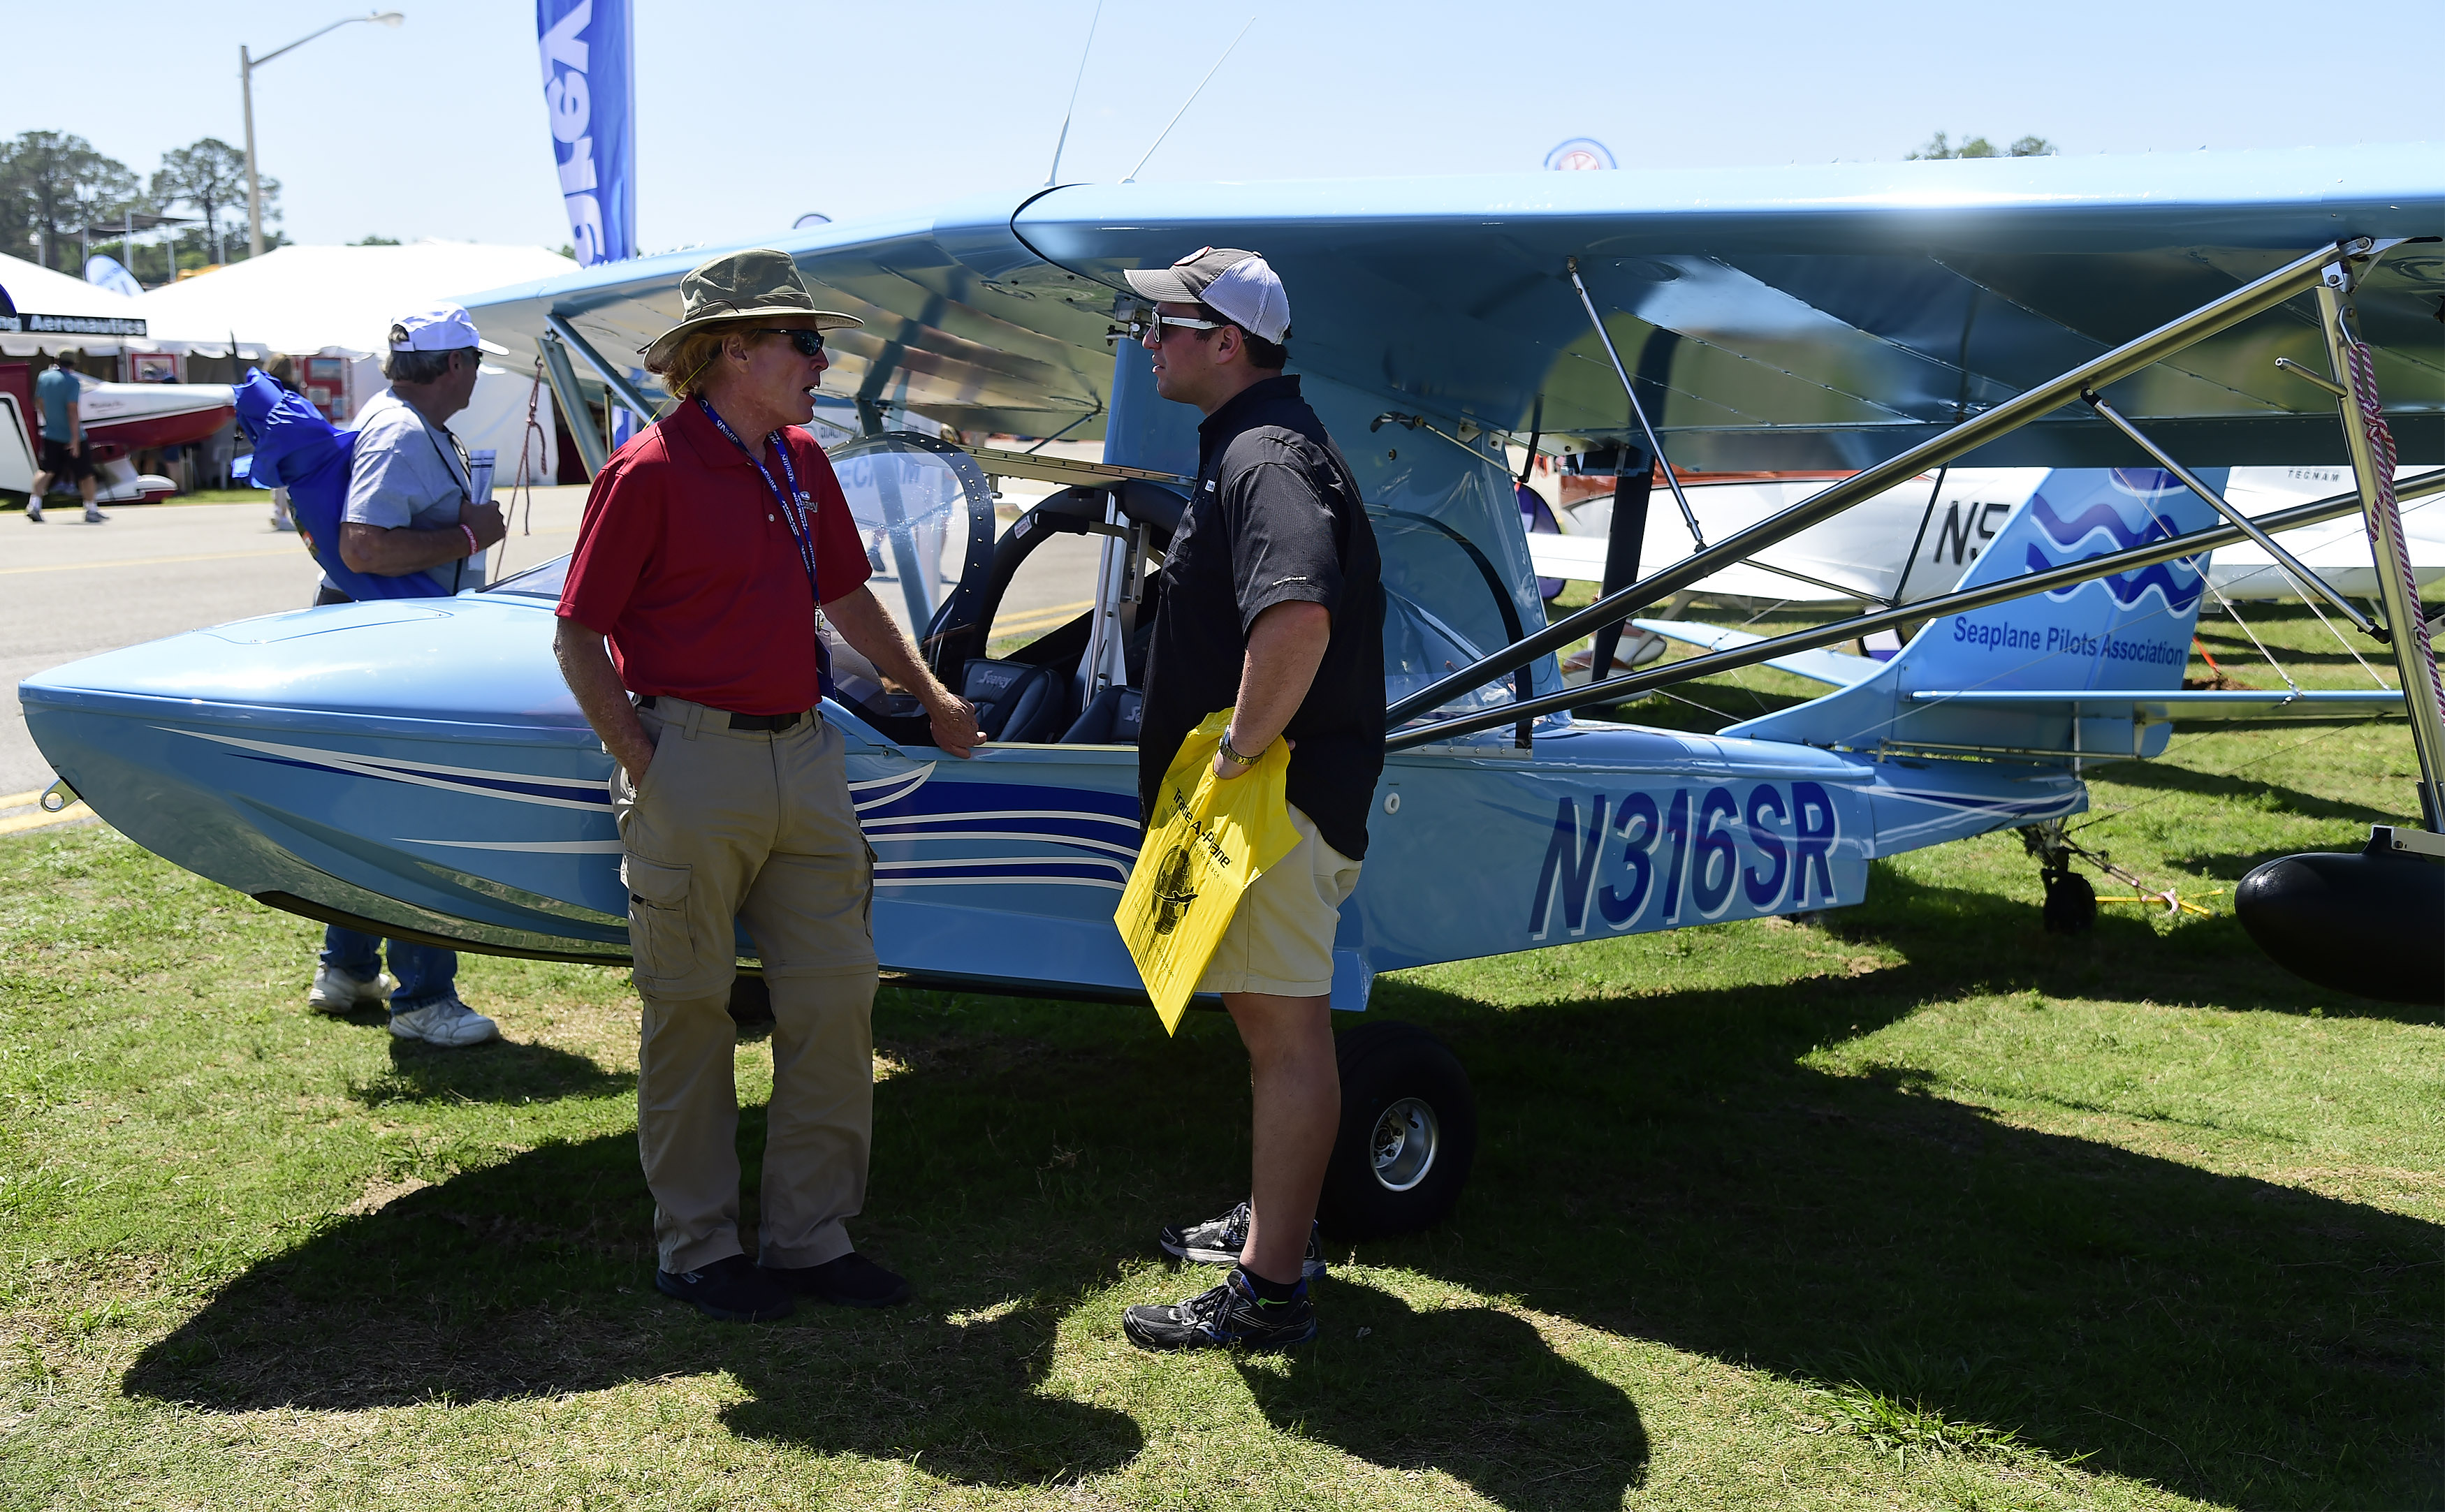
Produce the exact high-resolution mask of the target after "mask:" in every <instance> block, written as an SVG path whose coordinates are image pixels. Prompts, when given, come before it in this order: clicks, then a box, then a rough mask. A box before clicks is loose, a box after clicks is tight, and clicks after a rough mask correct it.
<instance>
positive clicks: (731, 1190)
mask: <svg viewBox="0 0 2445 1512" xmlns="http://www.w3.org/2000/svg"><path fill="white" fill-rule="evenodd" d="M680 297H681V314H682V317H683V318H682V319H681V322H680V324H679V325H678V326H677V327H673V328H672V329H671V330H669V331H666V332H664V333H663V336H662V337H661V338H660V339H658V340H657V341H655V343H654V344H653V345H651V346H650V347H648V348H647V349H646V354H645V365H646V366H647V367H648V368H650V369H652V370H653V371H654V372H657V373H659V374H662V375H663V382H664V383H666V384H667V385H668V386H669V388H670V390H671V392H672V394H673V395H675V396H677V398H678V400H679V404H678V407H677V408H675V409H673V410H672V411H671V412H670V413H669V414H667V415H665V416H664V417H663V419H662V420H659V421H657V422H656V423H655V424H654V425H653V426H652V427H650V428H649V429H647V430H646V431H645V432H644V433H643V434H642V435H640V436H638V437H637V438H636V439H633V440H631V441H630V442H628V444H627V445H625V446H623V447H622V448H621V449H620V451H619V452H618V454H617V455H615V456H614V457H612V458H611V460H610V461H609V462H608V463H607V464H606V465H605V467H604V469H603V473H602V476H599V477H597V478H596V479H595V480H594V489H593V492H592V494H591V495H589V496H588V499H587V503H586V519H585V523H584V524H583V525H581V526H580V527H579V530H578V539H577V553H576V555H575V556H574V557H573V558H572V559H571V561H570V562H569V578H568V586H567V587H566V588H564V589H563V591H562V593H561V601H560V617H561V618H560V629H559V634H558V637H557V639H556V641H555V642H554V649H555V650H556V652H557V653H558V655H559V658H560V666H561V673H562V675H563V676H564V677H566V678H567V679H568V680H569V691H570V692H572V693H574V694H575V695H576V696H577V703H578V707H579V708H581V709H583V710H584V711H585V713H586V718H587V720H588V722H589V723H591V724H592V725H593V726H594V731H595V733H596V734H597V735H599V736H601V737H603V745H604V748H605V749H606V750H607V751H609V752H610V753H611V755H612V756H613V757H614V758H615V759H616V760H617V762H618V765H617V766H616V767H615V768H614V770H613V772H612V775H611V800H612V812H613V813H614V815H615V816H616V817H617V819H618V821H619V826H620V845H621V849H622V861H621V876H622V879H623V880H624V881H625V883H626V884H627V887H628V938H629V946H630V952H631V954H632V955H633V957H634V959H635V961H636V970H635V980H636V983H637V992H638V996H639V997H640V998H642V999H644V1025H643V1036H642V1039H641V1043H640V1046H639V1051H638V1065H637V1145H638V1148H639V1151H640V1152H641V1154H642V1155H643V1157H644V1167H645V1185H647V1186H648V1187H650V1188H651V1189H652V1191H653V1194H654V1237H655V1241H656V1245H657V1248H658V1250H659V1251H660V1256H661V1264H660V1267H659V1269H658V1271H657V1273H656V1276H655V1279H654V1281H655V1285H656V1286H657V1287H658V1288H659V1289H660V1290H662V1291H663V1293H665V1294H666V1295H668V1296H671V1297H678V1298H679V1299H681V1300H682V1301H685V1302H688V1303H691V1304H692V1305H694V1306H695V1307H697V1308H698V1309H699V1310H700V1311H701V1312H703V1313H705V1314H707V1315H708V1316H714V1317H719V1318H723V1319H727V1320H730V1321H735V1322H756V1321H761V1320H763V1319H766V1318H774V1317H780V1316H785V1315H786V1314H788V1313H789V1312H790V1310H791V1308H792V1306H793V1297H797V1296H810V1297H817V1298H819V1299H821V1300H824V1301H829V1302H838V1303H843V1304H846V1305H849V1306H852V1307H887V1306H890V1305H891V1304H893V1303H896V1302H900V1301H905V1299H906V1298H907V1296H908V1285H907V1282H905V1281H904V1280H903V1279H901V1278H899V1277H898V1276H895V1275H893V1274H892V1273H891V1272H889V1271H887V1270H885V1269H884V1268H883V1267H882V1266H880V1265H877V1264H875V1263H874V1262H873V1261H871V1260H867V1259H866V1258H865V1257H863V1256H861V1255H859V1254H858V1253H857V1252H856V1250H855V1249H854V1248H853V1247H852V1246H851V1244H850V1242H849V1233H848V1230H847V1229H846V1228H845V1227H843V1222H844V1220H846V1219H849V1218H850V1217H852V1216H854V1215H855V1214H856V1213H857V1212H858V1210H859V1208H860V1207H861V1206H862V1205H863V1204H864V1202H865V1196H866V1172H867V1151H868V1143H869V1140H870V1138H871V1134H872V1128H873V1114H874V1056H873V1050H874V1044H873V1030H872V1024H871V1015H872V1011H873V1006H874V986H875V955H874V937H873V930H872V926H871V924H870V921H869V915H870V913H871V905H872V895H873V886H874V877H873V868H872V861H873V853H872V852H871V851H869V850H868V849H867V846H866V837H865V835H864V833H863V832H862V831H860V830H859V828H858V822H857V812H856V810H855V809H854V808H853V807H852V805H851V804H850V801H849V786H848V781H847V777H846V775H845V771H844V768H843V762H842V739H841V736H840V732H838V731H837V730H834V729H832V728H831V726H830V725H829V724H827V723H826V722H825V720H824V718H823V711H822V709H821V707H820V703H821V700H822V697H823V680H824V677H825V655H824V650H823V647H822V644H821V643H820V642H819V640H818V639H817V611H816V606H817V605H819V604H820V605H821V606H822V617H823V619H825V620H827V621H829V622H830V623H831V628H832V629H833V631H834V632H835V633H837V634H838V635H839V636H840V638H841V639H842V640H844V641H847V642H848V643H849V644H850V645H852V646H854V647H856V648H857V650H858V651H860V652H861V653H863V654H864V655H865V656H866V657H867V658H868V660H869V661H871V662H872V663H874V664H875V665H876V666H877V667H878V668H880V669H881V670H882V671H883V672H884V673H885V674H886V675H887V676H888V677H889V678H891V679H892V680H893V681H896V682H898V683H899V684H900V685H901V686H902V687H904V688H905V689H907V690H908V691H909V692H911V693H913V694H915V695H916V696H917V697H918V699H919V700H921V701H923V703H924V706H925V709H926V712H927V714H928V715H929V716H930V717H931V719H932V724H933V732H934V738H935V741H936V743H937V744H939V745H941V746H942V748H943V750H945V751H947V752H949V753H950V754H951V755H953V756H966V755H967V754H968V749H969V747H970V746H972V745H973V744H975V743H976V742H977V741H978V740H980V739H982V738H983V736H982V735H981V734H980V732H979V731H978V729H977V723H976V711H975V710H974V709H972V708H970V707H969V706H968V704H967V703H966V702H964V701H963V700H961V699H959V698H958V697H956V696H955V695H953V694H952V693H951V692H950V691H949V690H948V689H946V688H945V687H943V684H942V683H941V682H939V681H936V680H935V678H934V676H933V674H932V673H931V672H930V671H928V670H927V669H926V667H925V664H924V663H923V662H921V661H919V660H918V657H917V653H916V650H915V648H914V647H912V646H911V645H910V644H908V639H907V637H906V636H905V635H904V634H902V633H901V631H900V628H899V626H898V625H895V624H893V623H892V621H891V619H890V617H889V616H888V615H887V614H886V613H885V612H884V609H883V607H882V606H881V605H880V604H878V603H877V602H875V599H874V597H873V595H872V594H870V593H869V592H868V591H867V588H866V578H867V573H868V566H867V557H866V551H865V548H864V547H863V546H862V544H861V543H860V541H859V537H858V532H857V528H856V526H855V524H854V522H852V521H851V519H850V518H849V503H848V501H847V500H846V499H845V498H843V497H842V495H841V490H840V483H839V481H838V480H837V479H836V478H834V477H833V476H832V469H831V462H830V461H829V460H827V459H826V457H824V454H823V451H822V449H821V448H819V447H817V446H816V445H815V443H814V441H813V439H812V438H810V437H809V436H808V434H807V433H806V432H805V431H803V430H800V429H798V428H797V427H799V426H802V425H804V424H806V423H807V421H809V420H812V419H813V418H814V394H815V389H816V385H817V384H818V383H819V382H820V381H821V379H822V377H823V373H824V369H825V367H826V366H827V365H828V364H827V363H826V362H825V359H824V350H823V347H824V343H823V332H824V331H826V330H828V329H832V328H835V327H844V326H855V325H857V324H858V321H857V320H856V319H855V318H854V317H853V316H849V315H844V314H840V313H837V312H835V311H831V310H822V309H817V308H815V303H814V300H813V298H812V296H811V295H810V294H809V293H808V292H807V288H806V285H805V284H804V283H803V282H802V281H801V280H800V279H799V277H798V270H797V268H796V266H795V265H794V264H793V263H792V262H791V260H790V258H789V256H788V255H787V254H786V253H783V252H775V251H773V250H771V249H769V248H765V249H758V250H756V251H755V252H735V253H732V254H730V255H727V256H723V257H718V258H715V259H714V260H713V261H711V262H708V263H706V264H704V265H703V266H702V267H700V268H698V269H696V270H695V271H692V272H690V273H689V274H688V275H687V276H686V277H685V278H683V279H681V282H680ZM606 642H608V643H609V649H608V652H607V651H606V648H605V643H606ZM632 696H633V697H632ZM734 924H744V925H745V926H746V930H747V934H748V936H749V938H750V939H751V940H753V941H754V942H755V945H756V958H757V959H758V960H759V961H761V962H762V963H763V969H764V980H765V982H766V983H767V985H768V986H769V987H770V989H771V992H772V998H773V1017H774V1020H775V1023H774V1030H773V1101H772V1107H771V1110H770V1113H769V1116H768V1118H767V1121H766V1125H765V1136H764V1182H763V1187H762V1191H761V1204H762V1212H761V1220H760V1229H759V1235H758V1249H759V1251H760V1256H759V1259H760V1261H761V1263H760V1264H759V1263H756V1262H752V1261H750V1260H749V1259H748V1257H747V1255H746V1252H745V1249H744V1246H743V1245H742V1244H741V1242H740V1240H739V1235H738V1155H737V1144H736V1140H737V1126H738V1100H737V1092H736V1089H735V1087H734V1085H733V1082H732V1075H731V1071H732V1055H733V1051H734V1047H735V1045H736V1038H735V1036H734V1033H733V1029H732V1023H731V1018H730V1014H729V999H730V988H731V982H732V980H733V979H734V978H735V977H736V975H737V960H736V956H737V951H736V945H735V942H734V940H733V929H734Z"/></svg>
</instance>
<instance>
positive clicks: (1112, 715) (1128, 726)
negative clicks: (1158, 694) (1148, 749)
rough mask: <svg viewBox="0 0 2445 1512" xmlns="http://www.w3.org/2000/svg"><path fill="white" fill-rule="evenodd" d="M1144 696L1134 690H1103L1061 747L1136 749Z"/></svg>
mask: <svg viewBox="0 0 2445 1512" xmlns="http://www.w3.org/2000/svg"><path fill="white" fill-rule="evenodd" d="M1145 708H1146V695H1144V694H1142V693H1140V692H1139V691H1138V690H1137V689H1135V688H1106V689H1105V690H1104V691H1103V692H1101V693H1098V694H1096V695H1095V696H1094V698H1093V699H1092V700H1089V702H1088V704H1087V712H1086V713H1084V714H1082V715H1080V716H1078V722H1077V723H1075V724H1073V725H1072V726H1070V728H1069V730H1068V731H1067V732H1065V733H1064V734H1063V735H1062V737H1061V743H1062V744H1063V745H1135V744H1137V743H1138V719H1139V717H1140V715H1141V714H1142V713H1143V712H1144V711H1145Z"/></svg>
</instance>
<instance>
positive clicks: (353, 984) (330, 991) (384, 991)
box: [306, 966, 399, 1014]
mask: <svg viewBox="0 0 2445 1512" xmlns="http://www.w3.org/2000/svg"><path fill="white" fill-rule="evenodd" d="M397 991H399V979H398V978H397V977H394V976H392V975H391V974H390V973H389V972H387V971H384V972H378V973H376V974H375V976H374V979H373V980H371V981H359V980H357V979H356V978H354V977H351V976H349V975H348V974H347V973H346V972H345V971H341V970H338V969H336V968H334V967H330V966H317V967H315V968H314V985H313V987H312V989H311V990H310V991H308V993H307V994H306V1006H307V1007H308V1008H311V1009H313V1010H314V1011H315V1012H316V1013H318V1014H352V1013H355V1012H356V1011H357V1010H358V1009H360V1008H372V1007H378V1006H380V1005H381V1004H383V1003H386V1002H388V1001H390V995H391V994H392V993H395V992H397Z"/></svg>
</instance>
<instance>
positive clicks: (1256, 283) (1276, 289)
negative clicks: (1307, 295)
mask: <svg viewBox="0 0 2445 1512" xmlns="http://www.w3.org/2000/svg"><path fill="white" fill-rule="evenodd" d="M1121 276H1123V277H1124V278H1127V279H1128V280H1129V287H1130V288H1131V289H1135V290H1137V292H1139V293H1140V294H1143V295H1144V296H1146V297H1147V298H1148V299H1151V300H1153V301H1155V302H1156V303H1157V304H1161V303H1163V302H1165V301H1167V300H1168V301H1170V302H1171V303H1174V304H1180V305H1196V304H1204V305H1205V306H1208V307H1209V308H1213V309H1215V310H1217V311H1219V312H1220V313H1221V314H1222V317H1223V318H1224V319H1225V320H1228V321H1230V322H1231V324H1233V325H1235V326H1238V327H1242V328H1243V329H1246V330H1250V331H1254V332H1255V333H1256V334H1258V335H1260V336H1261V337H1263V338H1264V339H1265V340H1267V341H1269V342H1278V341H1280V340H1281V339H1282V338H1283V337H1285V336H1287V335H1289V334H1290V329H1291V296H1290V295H1289V294H1288V293H1286V292H1284V291H1283V289H1282V281H1281V279H1280V278H1278V277H1277V276H1276V275H1275V273H1274V270H1273V266H1272V265H1271V264H1270V263H1267V262H1266V261H1265V260H1264V259H1263V258H1262V257H1260V256H1258V255H1257V254H1256V253H1255V252H1241V251H1240V250H1239V249H1238V248H1236V247H1200V248H1198V249H1197V250H1196V251H1195V252H1190V253H1189V254H1188V255H1187V256H1185V257H1183V258H1182V259H1180V261H1178V262H1176V263H1174V264H1172V265H1171V266H1170V267H1168V268H1149V269H1143V270H1139V271H1132V272H1127V273H1124V274H1122V275H1121Z"/></svg>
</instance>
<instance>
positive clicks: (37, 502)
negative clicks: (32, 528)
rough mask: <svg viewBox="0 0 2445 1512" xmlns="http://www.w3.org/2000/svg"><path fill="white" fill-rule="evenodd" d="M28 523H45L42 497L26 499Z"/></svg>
mask: <svg viewBox="0 0 2445 1512" xmlns="http://www.w3.org/2000/svg"><path fill="white" fill-rule="evenodd" d="M26 523H27V524H28V525H40V524H42V523H43V501H42V500H41V499H35V498H29V499H28V500H27V501H26Z"/></svg>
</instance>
